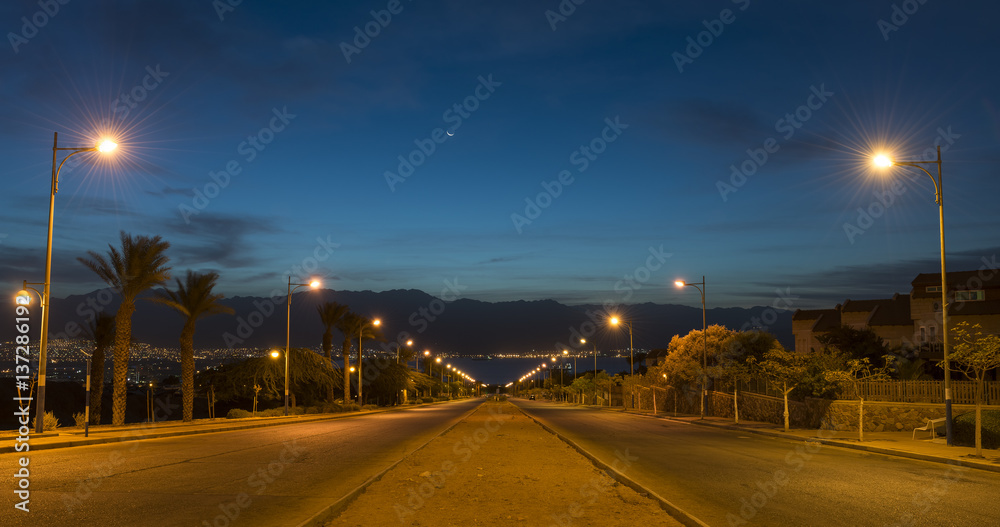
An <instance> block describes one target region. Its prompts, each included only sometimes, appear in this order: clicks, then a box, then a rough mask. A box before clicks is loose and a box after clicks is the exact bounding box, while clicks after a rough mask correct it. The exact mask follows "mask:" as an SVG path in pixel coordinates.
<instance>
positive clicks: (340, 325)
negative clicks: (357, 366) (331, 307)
mask: <svg viewBox="0 0 1000 527" xmlns="http://www.w3.org/2000/svg"><path fill="white" fill-rule="evenodd" d="M360 325H361V317H360V316H359V315H357V314H355V313H352V312H350V311H348V312H346V313H344V316H342V317H340V319H338V320H337V323H336V327H337V329H339V330H340V332H341V333H342V334H343V335H344V342H343V344H342V345H341V349H340V356H341V358H342V359H343V361H344V402H345V403H346V402H348V401H350V399H351V339H352V338H353V335H357V334H358V327H359V326H360Z"/></svg>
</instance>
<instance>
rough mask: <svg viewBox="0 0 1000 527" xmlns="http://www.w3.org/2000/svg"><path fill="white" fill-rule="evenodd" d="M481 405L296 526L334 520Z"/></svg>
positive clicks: (301, 526)
mask: <svg viewBox="0 0 1000 527" xmlns="http://www.w3.org/2000/svg"><path fill="white" fill-rule="evenodd" d="M442 402H445V401H442ZM483 403H485V401H482V402H480V403H479V404H477V405H476V406H473V407H472V409H470V410H469V411H468V412H466V413H464V414H462V415H461V416H460V417H459V418H458V419H455V422H453V423H451V424H450V425H448V426H447V428H445V429H444V430H442V431H441V432H439V433H438V434H437V435H435V436H433V437H431V438H430V439H428V440H427V441H425V442H424V443H423V444H421V445H420V446H418V447H417V448H415V449H413V450H412V451H410V452H407V453H406V454H405V455H403V457H401V458H399V459H398V460H396V461H395V462H393V463H392V464H391V465H389V466H388V467H386V468H385V469H383V470H381V471H380V472H378V473H377V474H375V475H374V476H372V477H370V478H368V480H367V481H365V482H364V483H362V484H361V485H358V486H357V487H356V488H355V489H354V490H352V491H350V492H348V493H347V494H345V495H344V496H343V497H341V498H340V499H338V500H337V501H335V502H334V503H333V504H331V505H329V506H328V507H326V508H325V509H323V510H321V511H319V512H317V513H316V514H314V515H313V516H312V517H311V518H309V519H308V520H306V521H304V522H302V523H300V524H299V525H298V527H313V526H322V525H323V523H325V522H328V521H330V520H332V519H334V518H336V517H337V516H338V515H340V513H342V512H344V509H346V508H347V507H348V506H350V504H351V503H352V502H354V500H356V499H358V496H361V494H363V493H364V492H365V490H366V489H368V487H370V486H372V484H374V483H375V482H376V481H378V480H380V479H382V476H385V475H386V474H387V473H388V472H389V471H390V470H392V469H394V468H396V466H397V465H399V464H400V463H402V462H403V461H404V460H406V458H408V457H410V456H412V455H413V454H415V453H417V452H419V451H420V450H421V449H422V448H424V447H425V446H427V445H429V444H430V442H431V441H434V440H435V439H437V438H439V437H441V436H442V435H444V434H446V433H447V432H448V431H450V430H451V429H452V428H455V427H456V426H458V425H459V423H461V422H462V421H465V419H466V418H468V417H469V416H470V415H472V414H473V412H475V411H476V410H479V407H480V406H482V405H483Z"/></svg>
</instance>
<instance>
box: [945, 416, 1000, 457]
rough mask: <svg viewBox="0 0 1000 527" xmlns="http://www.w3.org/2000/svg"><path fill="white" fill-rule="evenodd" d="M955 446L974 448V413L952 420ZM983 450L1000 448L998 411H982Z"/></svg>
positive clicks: (999, 418)
mask: <svg viewBox="0 0 1000 527" xmlns="http://www.w3.org/2000/svg"><path fill="white" fill-rule="evenodd" d="M954 421H955V422H954V427H955V428H954V431H953V432H954V434H955V444H956V445H961V446H973V447H974V446H976V412H968V413H964V414H962V415H959V416H956V417H955V418H954ZM983 448H1000V410H983Z"/></svg>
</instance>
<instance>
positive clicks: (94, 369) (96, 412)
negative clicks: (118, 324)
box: [90, 346, 107, 425]
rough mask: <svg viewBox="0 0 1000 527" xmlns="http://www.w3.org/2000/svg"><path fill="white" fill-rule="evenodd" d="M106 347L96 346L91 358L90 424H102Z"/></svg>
mask: <svg viewBox="0 0 1000 527" xmlns="http://www.w3.org/2000/svg"><path fill="white" fill-rule="evenodd" d="M105 353H107V348H106V347H105V346H96V347H95V348H94V354H93V355H92V356H91V357H90V424H92V425H99V424H101V398H102V397H104V356H105Z"/></svg>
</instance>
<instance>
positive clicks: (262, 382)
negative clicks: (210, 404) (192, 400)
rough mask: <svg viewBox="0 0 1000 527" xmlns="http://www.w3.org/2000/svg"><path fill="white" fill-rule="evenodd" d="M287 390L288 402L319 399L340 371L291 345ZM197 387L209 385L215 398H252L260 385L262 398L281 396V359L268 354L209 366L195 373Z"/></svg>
mask: <svg viewBox="0 0 1000 527" xmlns="http://www.w3.org/2000/svg"><path fill="white" fill-rule="evenodd" d="M288 359H289V360H288V391H289V394H290V399H291V400H292V403H291V404H293V405H294V404H295V401H298V400H302V401H304V404H307V403H309V402H312V401H319V400H322V399H323V398H324V397H326V395H327V394H328V393H329V390H330V387H331V386H333V385H335V384H336V382H337V380H338V379H339V378H340V372H339V371H338V370H337V369H336V368H334V367H332V366H331V365H330V363H329V362H327V361H326V359H325V358H324V357H323V356H321V355H320V354H318V353H316V352H314V351H312V350H310V349H306V348H292V349H290V350H289V356H288ZM196 382H197V385H198V386H199V387H202V388H205V387H208V386H213V387H214V389H215V394H216V397H217V398H218V399H219V400H223V401H228V400H233V399H237V398H247V399H250V398H253V396H254V392H255V390H254V387H255V386H259V387H260V392H261V393H260V396H261V397H263V398H264V399H277V400H281V399H283V398H284V393H285V361H284V360H283V359H278V360H276V359H274V358H272V357H271V356H270V355H268V356H265V357H254V358H250V359H244V360H241V361H238V362H232V363H228V364H224V365H222V366H219V367H218V368H211V369H208V370H205V371H203V372H201V373H200V374H198V376H197V379H196Z"/></svg>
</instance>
